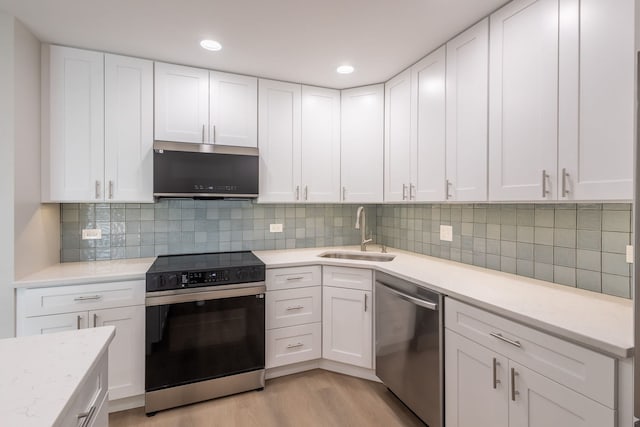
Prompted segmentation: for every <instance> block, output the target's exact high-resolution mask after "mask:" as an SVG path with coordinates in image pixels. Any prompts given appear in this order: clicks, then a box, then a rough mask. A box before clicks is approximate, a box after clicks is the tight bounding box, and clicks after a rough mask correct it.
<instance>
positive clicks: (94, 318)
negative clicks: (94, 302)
mask: <svg viewBox="0 0 640 427" xmlns="http://www.w3.org/2000/svg"><path fill="white" fill-rule="evenodd" d="M97 325H98V315H97V314H96V313H93V327H94V328H95V327H96V326H97Z"/></svg>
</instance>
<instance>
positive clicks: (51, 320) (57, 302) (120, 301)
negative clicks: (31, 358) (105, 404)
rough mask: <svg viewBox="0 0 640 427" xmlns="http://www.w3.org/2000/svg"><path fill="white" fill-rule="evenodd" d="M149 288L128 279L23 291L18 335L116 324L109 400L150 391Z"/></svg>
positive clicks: (19, 291)
mask: <svg viewBox="0 0 640 427" xmlns="http://www.w3.org/2000/svg"><path fill="white" fill-rule="evenodd" d="M144 294H145V284H144V280H140V281H123V282H113V283H99V284H87V285H71V286H56V287H50V288H31V289H19V290H18V291H17V304H16V308H17V335H18V336H26V335H39V334H48V333H53V332H61V331H66V330H76V329H84V328H94V327H98V326H106V325H113V326H115V328H116V335H115V337H114V339H113V341H112V342H111V345H110V346H109V399H110V400H117V399H122V398H127V397H133V396H138V395H142V394H143V393H144V357H145V356H144V354H145V353H144V352H145V350H144V336H145V330H144V325H145V307H144Z"/></svg>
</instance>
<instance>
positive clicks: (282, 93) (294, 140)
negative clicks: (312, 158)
mask: <svg viewBox="0 0 640 427" xmlns="http://www.w3.org/2000/svg"><path fill="white" fill-rule="evenodd" d="M258 87H259V96H258V117H259V120H258V141H259V144H258V146H259V149H260V197H259V200H260V201H261V202H295V201H298V200H300V197H301V192H300V190H301V189H300V185H301V184H300V182H301V171H300V163H301V131H300V126H301V118H300V116H301V106H300V103H301V87H300V85H297V84H293V83H283V82H278V81H272V80H263V79H260V81H259V84H258Z"/></svg>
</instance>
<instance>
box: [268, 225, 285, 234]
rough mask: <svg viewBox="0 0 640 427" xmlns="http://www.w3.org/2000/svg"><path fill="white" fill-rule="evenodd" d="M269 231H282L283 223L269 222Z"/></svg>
mask: <svg viewBox="0 0 640 427" xmlns="http://www.w3.org/2000/svg"><path fill="white" fill-rule="evenodd" d="M269 231H270V232H272V233H282V224H269Z"/></svg>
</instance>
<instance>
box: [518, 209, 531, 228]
mask: <svg viewBox="0 0 640 427" xmlns="http://www.w3.org/2000/svg"><path fill="white" fill-rule="evenodd" d="M534 218H535V213H534V210H533V208H530V207H527V208H517V209H516V224H517V225H524V226H533V225H534V224H535V221H534Z"/></svg>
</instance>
